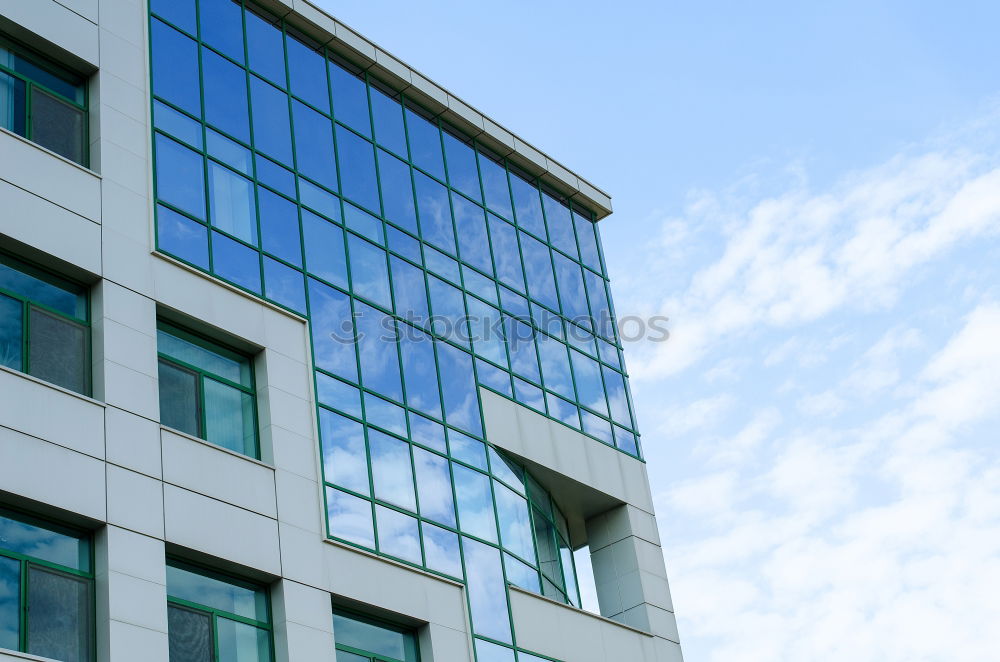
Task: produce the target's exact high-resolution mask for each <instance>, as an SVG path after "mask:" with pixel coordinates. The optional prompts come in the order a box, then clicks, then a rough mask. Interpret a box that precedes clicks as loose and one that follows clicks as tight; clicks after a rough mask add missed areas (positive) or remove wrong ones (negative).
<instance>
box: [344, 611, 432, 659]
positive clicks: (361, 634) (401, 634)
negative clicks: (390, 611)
mask: <svg viewBox="0 0 1000 662" xmlns="http://www.w3.org/2000/svg"><path fill="white" fill-rule="evenodd" d="M333 638H334V639H335V640H336V642H337V662H420V655H419V653H418V652H417V640H416V637H414V636H413V633H412V632H410V631H408V630H406V629H404V628H401V627H398V626H396V625H391V624H389V623H384V622H382V621H379V620H375V619H372V618H368V617H366V616H361V615H360V614H355V613H353V612H347V611H341V610H339V609H338V610H334V612H333Z"/></svg>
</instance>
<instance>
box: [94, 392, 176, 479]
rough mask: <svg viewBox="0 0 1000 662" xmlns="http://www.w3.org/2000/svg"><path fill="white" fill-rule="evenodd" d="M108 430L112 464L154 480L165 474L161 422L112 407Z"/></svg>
mask: <svg viewBox="0 0 1000 662" xmlns="http://www.w3.org/2000/svg"><path fill="white" fill-rule="evenodd" d="M105 428H106V429H107V442H106V447H107V451H106V452H107V460H108V462H113V463H114V464H117V465H119V466H122V467H125V468H127V469H131V470H133V471H138V472H140V473H144V474H146V475H148V476H152V477H153V478H159V477H160V476H162V475H163V472H162V469H161V463H160V456H161V454H160V424H159V423H157V422H156V421H152V420H150V419H148V418H144V417H142V416H138V415H136V414H133V413H131V412H127V411H124V410H122V409H118V408H117V407H108V408H107V409H106V410H105Z"/></svg>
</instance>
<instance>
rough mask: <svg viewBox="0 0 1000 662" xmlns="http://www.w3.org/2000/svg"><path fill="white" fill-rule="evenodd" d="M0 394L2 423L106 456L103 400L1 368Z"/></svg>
mask: <svg viewBox="0 0 1000 662" xmlns="http://www.w3.org/2000/svg"><path fill="white" fill-rule="evenodd" d="M0 393H3V407H2V409H0V425H3V426H5V427H8V428H11V429H12V430H17V431H19V432H23V433H25V434H28V435H31V436H33V437H39V438H40V439H45V440H46V441H51V442H52V443H54V444H59V445H60V446H65V447H66V448H70V449H72V450H75V451H79V452H81V453H86V454H87V455H91V456H93V457H95V458H99V459H103V458H104V406H103V405H101V404H100V403H98V402H96V401H94V400H91V399H90V398H84V397H81V396H78V395H76V394H74V393H71V392H69V391H66V390H65V389H62V388H59V387H56V386H53V385H51V384H47V383H45V382H42V381H41V380H38V379H34V378H31V377H28V376H27V375H24V374H23V373H19V372H15V371H13V370H8V369H6V368H3V369H0ZM53 412H59V415H58V416H53V415H52V413H53Z"/></svg>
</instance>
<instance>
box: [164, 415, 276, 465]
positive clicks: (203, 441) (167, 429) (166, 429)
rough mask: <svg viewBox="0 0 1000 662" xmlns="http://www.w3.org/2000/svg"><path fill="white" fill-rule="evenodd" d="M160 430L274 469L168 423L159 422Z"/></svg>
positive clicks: (265, 463) (262, 462)
mask: <svg viewBox="0 0 1000 662" xmlns="http://www.w3.org/2000/svg"><path fill="white" fill-rule="evenodd" d="M160 432H169V433H170V434H172V435H176V436H178V437H181V438H182V439H187V440H188V441H193V442H195V443H197V444H201V445H202V446H207V447H208V448H211V449H212V450H216V451H219V452H220V453H225V454H226V455H231V456H233V457H235V458H238V459H240V460H245V461H247V462H249V463H251V464H256V465H258V466H261V467H263V468H265V469H267V470H269V471H274V467H273V466H271V465H270V464H268V463H267V462H264V461H262V460H258V459H257V458H255V457H250V456H249V455H244V454H243V453H237V452H236V451H232V450H229V449H228V448H225V447H223V446H219V445H218V444H213V443H212V442H210V441H208V440H206V439H202V438H201V437H196V436H194V435H193V434H188V433H187V432H181V431H180V430H176V429H174V428H172V427H170V426H169V425H164V424H162V423H160Z"/></svg>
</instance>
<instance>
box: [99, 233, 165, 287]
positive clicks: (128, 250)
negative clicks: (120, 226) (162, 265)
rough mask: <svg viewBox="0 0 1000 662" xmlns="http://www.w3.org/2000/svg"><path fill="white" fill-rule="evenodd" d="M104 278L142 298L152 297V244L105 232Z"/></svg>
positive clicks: (124, 235) (130, 236)
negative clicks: (150, 255) (134, 292)
mask: <svg viewBox="0 0 1000 662" xmlns="http://www.w3.org/2000/svg"><path fill="white" fill-rule="evenodd" d="M103 239H104V277H105V278H106V279H108V280H111V281H113V282H115V283H118V284H120V285H124V286H126V287H128V288H129V289H130V290H134V291H136V292H138V293H139V294H143V295H146V296H149V297H152V296H153V289H154V287H153V270H152V261H151V260H150V259H149V250H150V240H149V239H148V238H147V239H145V240H142V239H135V238H133V236H132V234H128V235H126V234H122V233H121V232H117V231H115V230H112V229H111V228H104V237H103Z"/></svg>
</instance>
